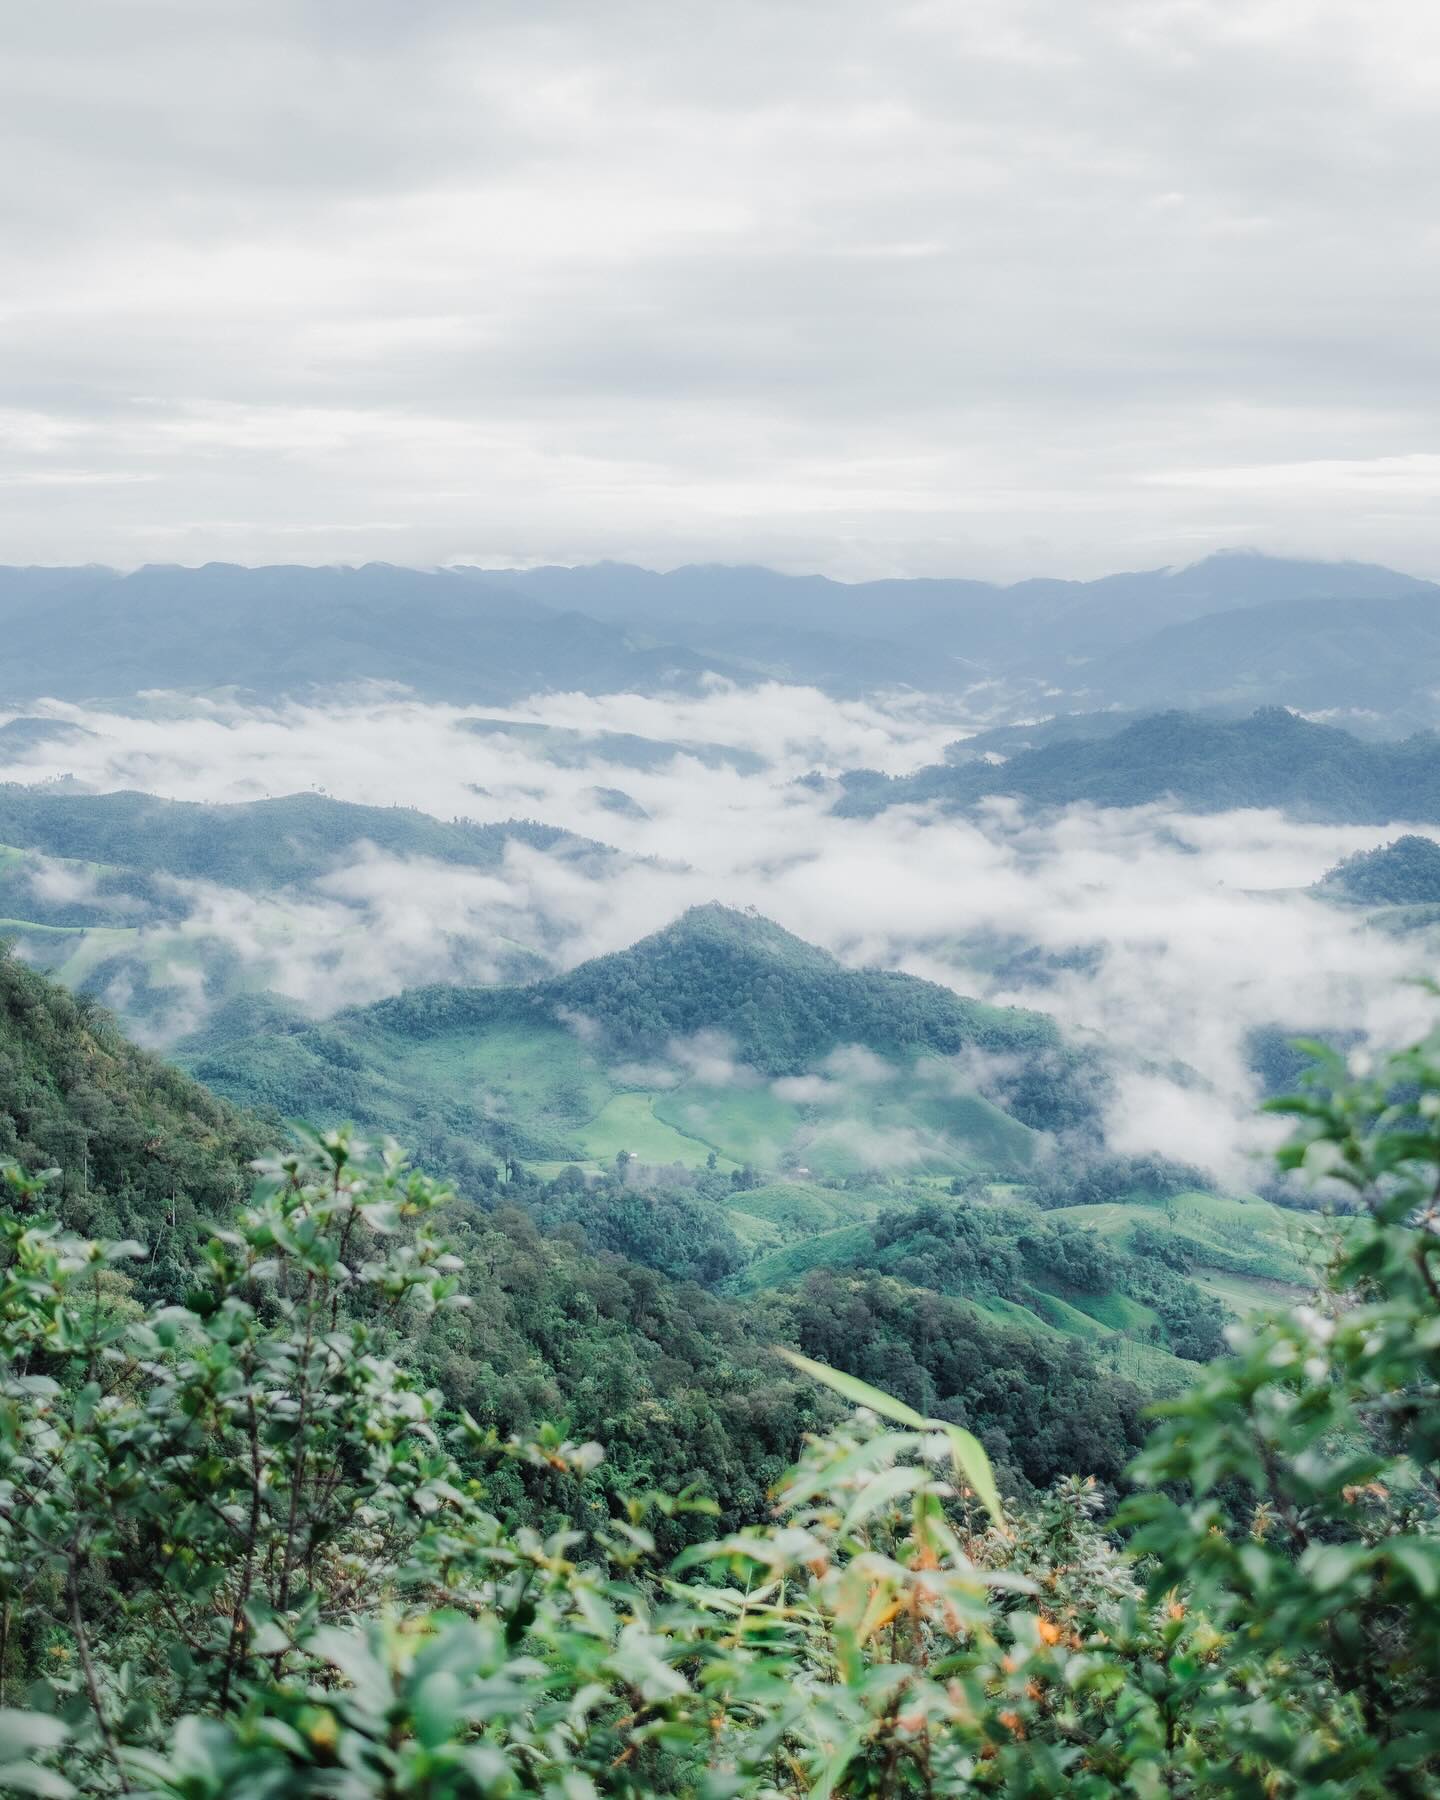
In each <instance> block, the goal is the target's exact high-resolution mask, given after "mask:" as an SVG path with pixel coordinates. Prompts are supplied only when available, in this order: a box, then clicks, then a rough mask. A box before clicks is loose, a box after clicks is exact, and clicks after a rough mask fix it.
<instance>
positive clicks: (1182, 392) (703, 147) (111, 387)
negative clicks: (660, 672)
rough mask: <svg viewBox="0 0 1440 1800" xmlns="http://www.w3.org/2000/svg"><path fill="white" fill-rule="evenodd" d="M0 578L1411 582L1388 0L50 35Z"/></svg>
mask: <svg viewBox="0 0 1440 1800" xmlns="http://www.w3.org/2000/svg"><path fill="white" fill-rule="evenodd" d="M6 38H7V43H6V50H5V54H4V57H3V59H0V562H25V561H40V562H83V561H91V560H101V561H108V562H114V563H119V564H122V565H131V564H136V563H140V562H146V561H179V562H195V561H203V560H206V559H209V558H221V559H227V560H233V561H242V562H260V561H272V560H286V561H303V562H326V561H345V562H359V561H364V560H367V559H371V558H380V559H384V560H387V561H392V562H413V563H423V564H429V563H437V562H445V561H450V560H454V559H464V560H480V561H485V562H489V563H503V562H510V561H537V560H539V561H551V560H553V561H564V562H576V561H584V560H589V559H592V558H596V557H600V556H613V557H623V558H628V559H632V560H635V561H640V562H644V563H648V564H651V565H655V566H667V565H670V564H674V563H677V562H683V561H688V560H730V561H739V560H763V561H768V562H772V563H775V564H777V565H779V566H782V567H786V568H795V569H804V568H814V569H822V570H825V571H827V572H830V573H833V574H838V575H843V576H862V575H868V574H874V573H880V572H898V573H914V574H920V573H957V574H977V575H988V576H1001V577H1011V576H1019V575H1023V574H1027V573H1032V572H1059V573H1075V574H1092V573H1098V572H1102V571H1104V570H1108V569H1113V568H1121V567H1138V566H1151V565H1155V564H1160V563H1167V562H1175V561H1189V560H1192V559H1193V558H1195V557H1196V556H1199V555H1202V554H1204V553H1205V552H1206V551H1207V550H1209V549H1212V548H1216V547H1219V546H1224V545H1234V544H1254V545H1258V546H1260V547H1262V548H1268V549H1275V550H1303V551H1306V552H1309V553H1314V554H1320V555H1355V556H1365V557H1372V558H1375V559H1378V560H1383V561H1388V562H1391V563H1394V564H1397V565H1399V566H1402V567H1407V568H1410V569H1413V570H1415V571H1416V572H1418V573H1426V574H1431V575H1440V531H1437V526H1436V523H1435V521H1436V519H1437V517H1440V514H1437V510H1436V501H1437V499H1440V379H1437V377H1440V366H1437V365H1440V337H1437V332H1436V319H1437V317H1440V255H1437V250H1440V242H1437V239H1440V213H1437V205H1436V197H1435V195H1436V187H1435V182H1436V174H1435V172H1436V169H1437V167H1440V10H1437V9H1436V8H1434V7H1431V6H1427V5H1425V4H1424V3H1423V0H920V3H918V4H908V3H905V0H898V3H897V0H704V3H703V4H701V3H696V0H648V3H647V0H575V3H574V4H564V3H560V0H523V3H516V4H514V5H510V4H506V3H504V0H464V3H460V0H456V3H454V4H447V3H445V0H404V3H403V4H398V3H397V0H240V3H237V4H230V3H228V0H155V3H153V4H136V3H132V0H56V3H54V4H42V5H31V6H19V5H17V6H13V7H11V8H9V9H8V10H7V15H6Z"/></svg>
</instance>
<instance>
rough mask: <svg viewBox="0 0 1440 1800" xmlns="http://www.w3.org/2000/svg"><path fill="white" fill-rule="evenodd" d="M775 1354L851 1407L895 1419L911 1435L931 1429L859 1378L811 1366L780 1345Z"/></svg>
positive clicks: (816, 1364)
mask: <svg viewBox="0 0 1440 1800" xmlns="http://www.w3.org/2000/svg"><path fill="white" fill-rule="evenodd" d="M776 1354H777V1355H778V1356H783V1357H784V1358H785V1360H786V1362H788V1363H789V1364H790V1366H791V1367H792V1368H795V1369H799V1371H800V1372H801V1374H802V1375H808V1376H810V1378H811V1379H812V1380H813V1381H818V1382H819V1383H820V1384H821V1386H822V1387H828V1388H829V1389H831V1391H832V1392H834V1393H836V1394H839V1395H840V1396H841V1398H842V1399H845V1400H848V1401H850V1403H851V1405H852V1406H867V1407H869V1409H870V1411H871V1412H875V1413H879V1414H880V1416H881V1417H882V1418H884V1419H894V1420H895V1421H896V1423H897V1424H900V1425H908V1426H909V1427H910V1428H911V1430H912V1431H927V1430H930V1429H931V1428H932V1427H931V1423H930V1421H929V1420H928V1419H924V1418H922V1417H921V1416H920V1414H919V1413H918V1412H916V1410H915V1408H914V1407H913V1406H907V1405H906V1404H905V1402H904V1401H903V1400H896V1399H893V1398H892V1397H891V1396H890V1395H889V1394H886V1393H882V1391H881V1390H880V1389H879V1388H875V1387H871V1385H870V1383H869V1382H868V1381H861V1379H860V1378H859V1376H858V1375H846V1374H843V1373H842V1372H841V1371H840V1370H839V1369H832V1368H830V1367H829V1365H828V1364H826V1363H822V1362H812V1361H811V1360H810V1358H809V1357H808V1356H802V1355H801V1354H800V1352H799V1351H798V1350H787V1349H785V1348H784V1347H783V1345H777V1346H776Z"/></svg>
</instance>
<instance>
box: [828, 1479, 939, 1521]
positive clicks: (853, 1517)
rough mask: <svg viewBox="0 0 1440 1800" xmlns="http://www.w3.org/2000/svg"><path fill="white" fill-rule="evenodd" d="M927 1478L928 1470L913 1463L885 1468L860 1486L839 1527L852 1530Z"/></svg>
mask: <svg viewBox="0 0 1440 1800" xmlns="http://www.w3.org/2000/svg"><path fill="white" fill-rule="evenodd" d="M929 1479H930V1477H929V1474H928V1472H927V1471H926V1470H924V1469H922V1468H920V1467H918V1466H917V1465H916V1464H915V1463H905V1464H902V1466H901V1467H900V1468H898V1469H886V1470H885V1471H884V1472H883V1474H880V1475H877V1476H876V1477H875V1479H874V1480H873V1481H867V1482H866V1483H865V1485H864V1487H862V1488H861V1490H860V1492H859V1494H858V1495H857V1496H856V1499H855V1503H854V1504H853V1505H852V1506H851V1508H850V1510H849V1512H847V1513H846V1515H845V1522H844V1524H843V1525H842V1527H841V1529H842V1530H843V1531H853V1530H854V1529H855V1527H856V1526H857V1525H860V1524H862V1523H863V1522H864V1521H865V1520H866V1519H868V1518H871V1517H872V1516H873V1515H874V1514H875V1513H877V1512H879V1511H880V1509H881V1507H883V1506H888V1505H889V1504H890V1502H891V1501H892V1500H897V1499H899V1497H900V1495H901V1494H913V1493H914V1491H915V1489H916V1488H917V1487H922V1486H923V1485H924V1484H925V1482H927V1481H928V1480H929Z"/></svg>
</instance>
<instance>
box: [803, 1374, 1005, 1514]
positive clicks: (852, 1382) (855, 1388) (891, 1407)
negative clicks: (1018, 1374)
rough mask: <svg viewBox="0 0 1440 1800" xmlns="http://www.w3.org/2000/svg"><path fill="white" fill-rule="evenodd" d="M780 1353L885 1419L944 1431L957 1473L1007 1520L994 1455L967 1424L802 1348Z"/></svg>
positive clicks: (913, 1427) (989, 1509) (918, 1428)
mask: <svg viewBox="0 0 1440 1800" xmlns="http://www.w3.org/2000/svg"><path fill="white" fill-rule="evenodd" d="M776 1354H777V1355H780V1356H783V1357H784V1358H785V1360H786V1362H788V1363H789V1364H790V1365H791V1367H792V1368H796V1369H799V1370H800V1371H801V1373H802V1374H805V1375H809V1376H810V1377H811V1378H812V1379H813V1380H815V1381H818V1382H820V1383H821V1384H822V1385H823V1386H825V1387H828V1388H830V1389H832V1390H833V1391H834V1392H835V1393H837V1394H840V1395H841V1396H842V1397H843V1398H844V1399H846V1400H849V1401H851V1402H852V1403H853V1404H854V1405H856V1406H866V1407H869V1409H870V1411H871V1412H875V1413H879V1414H880V1415H881V1417H882V1418H886V1419H894V1420H895V1421H896V1423H897V1424H900V1425H908V1426H910V1428H911V1430H913V1431H943V1432H944V1433H945V1435H946V1437H948V1438H949V1440H950V1454H951V1457H952V1458H953V1460H954V1463H955V1472H956V1474H957V1475H958V1476H959V1477H960V1479H961V1481H963V1482H965V1483H967V1484H968V1485H969V1486H970V1487H972V1488H973V1489H974V1490H975V1492H976V1494H977V1495H978V1496H979V1498H980V1500H981V1502H982V1503H983V1505H984V1506H985V1509H986V1511H987V1512H989V1514H990V1516H991V1518H993V1519H994V1520H995V1522H996V1524H997V1525H998V1524H1000V1523H1002V1522H1003V1521H1004V1517H1005V1512H1004V1508H1003V1507H1002V1506H1001V1504H1000V1490H999V1488H997V1487H996V1485H995V1473H994V1470H993V1469H992V1468H991V1467H990V1458H989V1457H988V1456H987V1455H986V1454H985V1449H984V1446H983V1445H982V1444H981V1442H980V1440H979V1439H978V1438H977V1437H975V1436H974V1435H973V1434H972V1433H970V1432H968V1431H966V1430H965V1429H964V1427H963V1426H960V1425H951V1424H950V1423H949V1422H948V1421H947V1420H945V1419H927V1418H924V1417H922V1416H921V1414H919V1413H918V1412H916V1410H915V1408H914V1407H913V1406H907V1405H906V1404H905V1402H904V1401H903V1400H896V1399H894V1398H893V1397H892V1396H891V1395H890V1394H887V1393H884V1392H882V1391H881V1389H879V1388H875V1387H871V1385H870V1383H869V1382H868V1381H861V1380H860V1378H859V1377H858V1376H857V1375H846V1374H843V1373H842V1372H841V1371H840V1370H839V1369H832V1368H830V1367H829V1366H828V1364H826V1363H821V1362H813V1361H812V1360H811V1359H810V1358H809V1357H808V1356H801V1354H800V1353H799V1351H798V1350H787V1349H785V1348H784V1347H783V1346H781V1345H777V1346H776Z"/></svg>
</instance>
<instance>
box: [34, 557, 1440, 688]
mask: <svg viewBox="0 0 1440 1800" xmlns="http://www.w3.org/2000/svg"><path fill="white" fill-rule="evenodd" d="M1437 598H1440V587H1437V586H1436V585H1435V584H1434V583H1433V582H1429V581H1425V580H1422V579H1420V578H1418V577H1415V576H1410V575H1405V574H1401V573H1398V572H1396V571H1394V570H1390V569H1385V568H1382V567H1380V566H1378V565H1374V564H1363V563H1320V562H1305V561H1297V560H1287V559H1284V558H1276V557H1266V556H1260V555H1257V554H1253V553H1248V552H1246V553H1242V552H1232V553H1227V554H1223V555H1217V556H1210V557H1207V558H1205V559H1204V560H1203V561H1201V562H1198V563H1195V564H1193V565H1191V566H1189V567H1186V568H1174V569H1172V568H1163V569H1152V570H1143V571H1137V572H1133V573H1127V574H1117V575H1109V576H1104V577H1102V578H1100V579H1098V580H1094V581H1063V580H1055V579H1040V580H1031V581H1021V582H1016V583H1014V584H1012V585H1010V586H1000V585H997V584H994V583H990V582H984V581H972V580H965V579H945V578H921V579H913V580H912V579H887V580H880V581H865V582H855V583H845V582H838V581H833V580H830V579H828V578H827V577H824V576H819V575H785V574H780V573H778V572H776V571H774V570H771V569H763V568H745V567H738V568H737V567H722V566H716V567H686V568H679V569H674V570H670V571H668V572H665V573H658V572H656V571H653V570H648V569H640V568H634V567H631V566H628V565H623V564H611V563H601V564H595V565H590V566H586V567H579V568H539V569H508V570H491V569H473V568H452V569H445V570H430V571H425V570H417V569H403V568H394V567H391V566H389V565H386V564H379V563H371V564H366V565H365V566H363V567H361V568H355V569H349V568H309V567H303V566H289V567H287V566H273V567H266V568H256V569H245V568H239V567H236V566H234V565H230V564H221V563H210V564H206V565H205V566H204V567H202V568H198V569H183V568H173V567H160V566H156V567H148V568H143V569H139V570H137V571H135V572H134V573H133V574H128V575H122V574H119V573H117V572H116V571H114V570H108V569H96V568H81V569H15V568H9V569H6V568H0V631H3V633H4V637H5V644H6V651H7V655H6V658H5V661H4V664H3V666H0V700H5V701H8V702H9V703H10V704H12V705H23V704H24V703H25V702H26V701H27V700H30V699H33V698H36V697H39V696H43V695H54V696H56V697H60V698H67V699H72V700H75V699H93V698H97V697H100V698H118V697H122V696H127V695H134V694H137V693H139V692H141V691H143V690H148V689H154V688H176V689H182V690H193V689H205V688H216V687H225V688H231V689H238V690H240V691H241V692H250V693H255V694H257V695H263V696H273V695H280V694H294V693H302V692H303V693H306V694H313V693H315V692H317V691H318V692H322V693H323V692H324V691H326V690H333V689H335V688H337V687H342V686H344V685H346V684H353V683H356V682H364V681H382V682H389V683H394V684H399V685H400V686H402V687H407V688H410V689H412V690H413V691H414V692H416V693H417V694H419V695H421V696H422V697H424V698H427V699H434V700H447V701H454V702H458V703H462V704H480V705H495V704H504V703H507V702H509V701H512V700H515V699H518V698H521V697H523V696H525V695H528V694H532V693H540V692H547V691H564V690H570V689H582V690H584V691H587V692H590V693H599V692H618V691H631V690H633V691H637V692H646V693H656V692H669V691H681V692H693V691H697V690H698V689H699V688H700V687H701V686H702V685H703V683H704V681H705V679H706V678H707V677H708V676H719V677H722V678H724V679H727V680H731V681H735V682H739V683H755V682H758V681H764V680H781V681H787V682H801V683H807V684H811V685H814V686H817V687H820V688H822V689H823V690H824V691H826V692H829V693H834V694H837V695H855V694H859V693H864V692H871V691H874V690H876V689H881V688H887V687H902V688H913V689H917V690H920V691H929V692H936V693H962V692H965V691H966V690H968V689H970V688H972V687H974V686H975V685H976V684H977V683H980V682H983V681H986V680H993V679H995V678H997V677H999V678H1003V679H1004V680H1006V681H1007V682H1011V683H1020V684H1027V683H1028V684H1030V687H1031V690H1032V691H1033V693H1034V694H1035V695H1037V696H1039V695H1043V694H1046V693H1047V692H1050V691H1051V690H1054V689H1059V690H1060V691H1063V692H1064V693H1066V694H1071V695H1074V696H1076V697H1077V699H1076V702H1075V704H1077V705H1080V706H1092V707H1093V706H1094V705H1095V704H1097V702H1098V703H1100V704H1104V705H1119V706H1136V705H1145V706H1149V705H1153V704H1155V703H1157V702H1159V703H1162V704H1173V703H1174V702H1175V701H1176V700H1179V699H1183V700H1184V701H1186V702H1187V703H1192V704H1212V703H1215V704H1223V703H1225V702H1227V701H1233V700H1236V699H1237V698H1238V699H1239V700H1241V701H1248V702H1249V703H1251V704H1255V703H1259V702H1278V703H1283V704H1290V705H1299V706H1303V707H1312V708H1313V707H1317V706H1331V705H1335V706H1366V707H1373V706H1375V705H1377V704H1380V705H1381V706H1382V708H1383V710H1385V711H1398V712H1399V713H1400V714H1401V715H1402V716H1403V717H1404V718H1405V719H1409V720H1411V721H1412V722H1413V721H1415V720H1419V721H1420V722H1429V720H1430V718H1431V717H1432V715H1433V714H1434V712H1435V708H1434V703H1433V701H1432V700H1430V699H1429V698H1428V694H1429V690H1430V689H1431V688H1433V687H1435V686H1436V685H1437V684H1440V606H1437V605H1436V601H1437ZM1352 676H1353V679H1351V677H1352Z"/></svg>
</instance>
